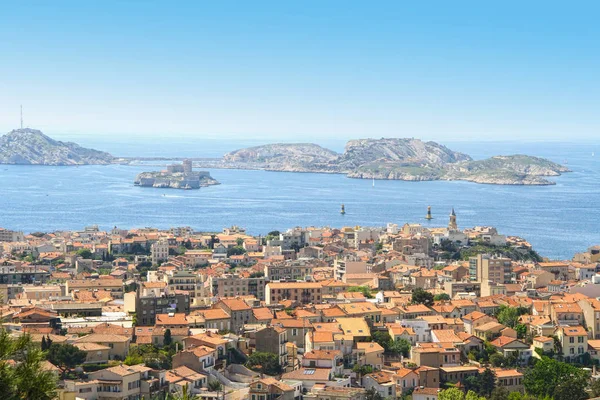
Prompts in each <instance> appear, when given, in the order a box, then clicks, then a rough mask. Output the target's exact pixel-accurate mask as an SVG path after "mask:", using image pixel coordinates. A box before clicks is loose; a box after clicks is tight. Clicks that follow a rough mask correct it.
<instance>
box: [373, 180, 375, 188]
mask: <svg viewBox="0 0 600 400" xmlns="http://www.w3.org/2000/svg"><path fill="white" fill-rule="evenodd" d="M373 187H375V178H373Z"/></svg>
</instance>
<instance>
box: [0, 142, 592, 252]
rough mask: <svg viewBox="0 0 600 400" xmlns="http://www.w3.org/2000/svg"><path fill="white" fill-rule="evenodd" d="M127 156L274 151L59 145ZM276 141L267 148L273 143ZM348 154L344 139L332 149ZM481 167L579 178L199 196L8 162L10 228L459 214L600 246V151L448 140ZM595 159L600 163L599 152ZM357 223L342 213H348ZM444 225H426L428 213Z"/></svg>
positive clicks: (285, 184) (106, 170) (101, 173)
mask: <svg viewBox="0 0 600 400" xmlns="http://www.w3.org/2000/svg"><path fill="white" fill-rule="evenodd" d="M57 139H60V140H74V141H77V142H78V143H80V144H81V145H83V146H89V147H94V148H97V149H101V150H106V151H109V152H111V153H112V154H114V155H117V156H136V155H137V156H185V157H216V156H221V155H222V154H223V153H225V152H227V151H230V150H235V149H237V148H241V147H246V146H250V145H256V144H260V143H263V142H260V141H250V140H246V141H244V140H241V141H240V140H236V141H233V140H228V139H216V138H212V139H204V140H198V139H193V138H185V137H183V138H172V137H171V138H169V137H165V138H154V139H152V140H149V139H147V138H143V137H138V138H136V137H125V136H123V137H115V138H110V139H108V140H107V139H106V138H93V137H88V136H80V137H76V136H71V137H69V136H64V137H57ZM265 142H266V141H265ZM320 144H322V145H324V146H326V147H330V148H333V149H335V150H338V151H341V150H343V144H344V143H343V142H342V141H339V142H336V141H331V142H329V143H320ZM443 144H445V145H447V146H448V147H450V148H451V149H453V150H457V151H463V152H465V153H468V154H470V155H471V156H473V157H474V158H484V157H488V156H491V155H499V154H517V153H520V154H530V155H536V156H541V157H547V158H549V159H551V160H553V161H556V162H559V163H567V165H568V167H569V168H570V169H572V170H573V172H572V173H568V174H565V175H563V176H561V177H558V178H552V179H554V180H555V181H556V185H554V186H540V187H527V186H496V185H480V184H475V183H470V182H402V181H376V182H375V186H374V187H373V185H372V182H371V181H370V180H357V179H349V178H346V177H344V176H343V175H326V174H309V173H286V172H267V171H243V170H239V171H238V170H211V171H210V172H211V174H212V175H213V177H214V178H216V179H217V180H219V181H220V182H221V183H222V184H221V185H219V186H212V187H208V188H202V189H200V190H195V191H179V190H173V189H153V188H140V187H137V186H134V185H133V179H134V177H135V175H136V174H137V173H139V172H142V171H144V170H148V169H155V168H158V167H153V168H149V167H144V166H120V165H111V166H81V167H49V166H10V165H0V227H5V228H9V229H15V230H22V231H25V232H33V231H53V230H63V229H81V228H83V227H84V226H86V225H91V224H97V225H99V226H100V227H101V228H103V229H109V228H112V227H113V226H118V227H121V228H134V227H146V226H153V227H159V228H169V227H172V226H191V227H193V228H194V229H196V230H202V231H214V230H221V229H222V228H223V227H226V226H230V225H234V224H235V225H240V226H243V227H245V228H247V229H248V231H249V232H250V233H253V234H265V233H267V232H269V231H272V230H275V229H279V230H282V229H286V228H290V227H294V226H324V225H328V226H336V227H340V226H354V225H363V226H383V225H385V224H386V223H388V222H394V223H397V224H404V223H405V222H416V223H422V224H424V225H429V226H445V225H446V224H447V222H448V214H449V212H450V210H451V209H452V207H454V208H455V210H456V213H457V215H458V224H459V226H460V227H463V228H464V227H472V226H475V225H493V226H495V227H497V228H498V230H499V231H500V232H501V233H503V234H507V235H518V236H522V237H524V238H526V239H527V240H529V241H530V242H531V243H532V244H533V246H534V248H535V249H536V250H538V251H539V252H540V253H541V254H542V255H543V256H547V257H550V258H555V259H567V258H571V257H572V256H573V254H574V253H576V252H580V251H584V250H585V249H586V248H587V247H589V246H591V245H594V244H600V218H599V217H600V215H599V210H600V146H599V145H595V144H591V143H558V142H543V143H542V142H521V143H516V142H443ZM593 152H595V153H596V156H593V155H592V153H593ZM342 203H344V204H345V206H346V212H347V213H346V214H345V215H340V212H339V210H340V205H341V204H342ZM429 205H431V207H432V210H433V216H434V219H433V220H432V221H426V220H425V219H424V218H423V217H424V216H425V213H426V209H427V206H429Z"/></svg>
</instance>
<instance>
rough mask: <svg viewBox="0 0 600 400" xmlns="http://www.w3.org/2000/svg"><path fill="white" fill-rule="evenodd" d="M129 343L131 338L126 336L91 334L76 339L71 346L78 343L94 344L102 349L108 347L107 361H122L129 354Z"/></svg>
mask: <svg viewBox="0 0 600 400" xmlns="http://www.w3.org/2000/svg"><path fill="white" fill-rule="evenodd" d="M130 342H131V337H128V336H123V335H111V334H101V333H92V334H90V335H87V336H82V337H80V338H79V339H76V340H75V342H74V343H73V344H74V345H77V344H80V343H95V344H98V345H101V346H104V347H108V348H109V349H110V350H109V352H108V356H109V359H111V360H124V359H125V357H127V354H128V353H129V344H130Z"/></svg>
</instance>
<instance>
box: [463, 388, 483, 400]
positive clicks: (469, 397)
mask: <svg viewBox="0 0 600 400" xmlns="http://www.w3.org/2000/svg"><path fill="white" fill-rule="evenodd" d="M465 400H486V399H485V397H482V396H479V395H478V394H477V393H475V392H474V391H472V390H469V391H468V392H467V394H466V395H465Z"/></svg>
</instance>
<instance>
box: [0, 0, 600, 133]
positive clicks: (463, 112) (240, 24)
mask: <svg viewBox="0 0 600 400" xmlns="http://www.w3.org/2000/svg"><path fill="white" fill-rule="evenodd" d="M598 11H600V4H597V3H594V2H587V3H586V2H583V3H578V4H577V5H569V7H566V6H564V4H562V3H551V2H535V1H534V2H529V3H526V4H523V3H522V2H503V3H502V4H481V3H478V2H466V3H462V5H456V4H448V3H445V2H437V3H435V2H434V3H427V4H399V3H397V2H380V3H377V4H375V5H374V4H348V3H346V2H338V1H331V2H327V3H323V2H313V1H307V2H302V3H281V2H270V1H263V2H260V3H251V4H250V3H248V4H245V3H235V2H233V3H229V2H219V3H218V4H217V3H215V4H197V3H195V2H182V3H177V4H176V5H172V4H169V3H162V2H128V3H116V2H102V3H96V4H93V3H87V2H75V1H58V2H53V3H47V2H43V1H38V2H30V3H27V4H20V3H10V4H5V5H3V13H2V16H0V38H1V39H2V40H0V54H2V56H3V60H4V62H3V63H0V74H1V75H2V76H3V77H5V79H3V80H1V81H0V93H1V96H0V134H4V133H6V132H8V131H10V130H12V129H14V128H17V127H18V126H19V106H20V105H21V104H22V105H23V107H24V117H25V126H30V127H32V128H35V129H40V130H42V131H43V132H44V133H46V134H48V135H50V136H53V137H57V138H60V137H81V138H82V140H85V139H86V138H88V139H98V138H99V137H101V138H104V139H106V140H110V139H111V138H115V137H117V138H119V137H123V136H125V137H130V138H136V137H139V136H149V137H156V138H165V139H168V138H170V137H184V138H197V139H209V138H214V139H219V138H226V139H228V140H235V139H240V140H260V141H265V142H266V141H268V142H274V141H277V142H315V143H319V144H321V143H322V142H323V141H324V142H327V141H335V142H340V141H346V140H349V139H356V138H367V137H371V138H380V137H416V138H420V139H423V140H435V141H438V142H442V143H444V142H446V143H450V142H457V141H466V140H475V141H482V142H485V141H492V142H493V141H542V140H544V141H547V140H551V141H559V142H560V141H569V142H572V141H578V142H587V141H591V140H593V139H595V138H596V137H597V136H598V131H599V128H600V114H598V112H597V110H598V108H599V106H600V90H599V89H600V87H599V86H600V83H599V80H598V79H597V76H596V71H597V70H598V67H600V55H599V54H598V53H597V52H596V51H594V49H595V48H596V47H597V43H598V41H599V39H600V26H598V24H597V23H596V21H595V15H598Z"/></svg>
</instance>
